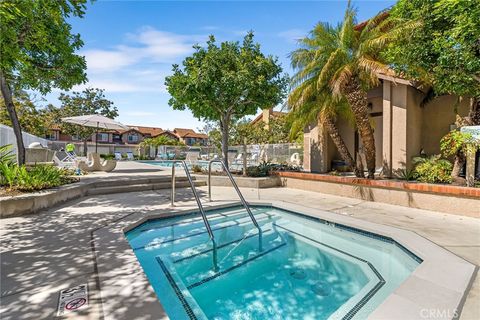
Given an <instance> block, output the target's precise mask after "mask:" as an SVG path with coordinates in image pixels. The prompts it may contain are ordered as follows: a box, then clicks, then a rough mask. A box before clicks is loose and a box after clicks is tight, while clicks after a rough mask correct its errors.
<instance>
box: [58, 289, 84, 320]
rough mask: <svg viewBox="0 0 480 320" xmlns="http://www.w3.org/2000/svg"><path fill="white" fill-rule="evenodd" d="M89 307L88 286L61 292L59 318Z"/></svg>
mask: <svg viewBox="0 0 480 320" xmlns="http://www.w3.org/2000/svg"><path fill="white" fill-rule="evenodd" d="M86 307H88V287H87V285H86V284H81V285H79V286H76V287H73V288H69V289H65V290H62V291H60V298H59V300H58V310H57V316H62V315H64V314H66V313H69V312H72V311H76V310H80V309H84V308H86Z"/></svg>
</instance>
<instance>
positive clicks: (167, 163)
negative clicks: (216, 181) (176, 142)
mask: <svg viewBox="0 0 480 320" xmlns="http://www.w3.org/2000/svg"><path fill="white" fill-rule="evenodd" d="M138 162H140V163H145V164H150V165H153V166H158V167H165V168H171V167H172V166H173V162H172V161H171V160H139V161H138ZM195 165H198V166H200V167H201V168H203V169H208V161H207V160H197V161H195ZM215 165H218V164H216V163H214V164H213V166H215ZM181 166H182V164H181V163H179V162H176V163H175V167H181ZM187 166H188V168H189V169H191V167H192V165H191V164H190V163H187Z"/></svg>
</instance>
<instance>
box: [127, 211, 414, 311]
mask: <svg viewBox="0 0 480 320" xmlns="http://www.w3.org/2000/svg"><path fill="white" fill-rule="evenodd" d="M250 207H251V208H272V209H277V210H280V211H284V212H286V213H289V214H292V215H295V216H299V217H301V218H304V219H307V220H312V221H315V222H319V223H322V224H325V225H328V226H331V227H333V228H339V229H342V230H345V231H349V232H352V233H356V234H359V235H363V236H365V237H369V238H372V239H376V240H379V241H382V242H386V243H390V244H393V245H395V246H396V247H398V248H399V249H401V250H402V251H403V252H404V253H406V254H407V255H408V256H410V257H411V258H412V259H413V260H415V261H416V262H418V263H419V264H420V263H422V262H423V259H421V258H420V257H418V256H417V255H416V254H414V253H413V252H411V251H410V250H409V249H407V248H406V247H404V246H403V245H402V244H400V243H398V242H397V241H395V240H394V239H392V238H391V237H388V236H384V235H380V234H377V233H374V232H370V231H366V230H362V229H359V228H355V227H351V226H348V225H345V224H341V223H336V222H331V221H328V220H325V219H322V218H319V217H314V216H310V215H307V214H304V213H301V212H296V211H293V210H290V209H285V208H282V207H277V206H275V205H270V204H258V205H255V204H253V205H250ZM235 208H241V206H239V205H235V206H232V207H222V208H212V209H211V210H207V212H208V211H211V212H212V213H213V212H215V211H217V210H218V211H219V210H226V209H227V210H228V209H230V210H235ZM195 214H196V213H195V212H193V213H188V214H185V215H181V216H178V218H182V217H187V216H190V215H195ZM265 214H266V215H267V216H268V217H271V216H272V215H270V214H268V213H265ZM220 215H222V214H220ZM224 216H225V217H226V216H227V215H224ZM207 217H208V216H207ZM169 218H172V217H168V218H167V217H166V218H161V217H157V218H154V219H148V220H147V221H145V222H143V223H142V224H145V223H147V222H148V221H150V220H163V219H169ZM175 218H177V217H175ZM142 224H140V225H139V226H138V227H140V226H141V225H142ZM176 224H178V223H176ZM273 224H274V225H275V226H277V227H280V228H282V229H285V230H287V231H289V232H292V233H294V234H297V235H299V236H301V237H304V238H306V239H309V240H311V241H313V242H316V243H319V244H321V245H324V246H326V247H329V248H331V249H333V250H336V251H338V252H341V253H343V254H346V255H348V256H350V257H353V258H355V259H358V260H360V261H362V262H364V263H366V264H367V265H368V266H369V267H370V268H371V269H372V271H373V272H374V273H375V275H376V276H377V278H378V279H379V282H378V283H377V284H376V285H375V286H374V287H373V288H372V289H371V290H370V291H369V292H368V293H367V294H366V295H365V296H364V297H363V298H362V299H361V300H360V301H359V302H357V304H356V305H355V306H354V307H353V308H352V309H350V310H349V311H348V312H347V314H345V316H344V317H343V318H342V320H350V319H352V318H353V317H354V316H355V314H356V313H357V312H358V311H359V310H360V309H361V308H362V307H363V306H364V305H365V304H366V303H367V302H368V301H369V300H370V299H371V298H372V297H373V296H374V295H375V294H376V293H377V292H378V291H379V290H380V289H381V288H382V287H383V285H384V284H385V283H386V282H385V279H384V278H383V277H382V275H381V274H380V273H379V272H378V271H377V270H376V269H375V267H374V266H373V265H372V264H371V263H370V262H368V261H366V260H364V259H362V258H359V257H356V256H354V255H351V254H349V253H347V252H344V251H342V250H339V249H336V248H334V247H331V246H329V245H327V244H324V243H321V242H318V241H316V240H314V239H311V238H309V237H306V236H304V235H301V234H299V233H296V232H294V231H291V230H289V229H286V228H284V227H282V226H279V225H277V224H275V223H273ZM173 225H175V224H173ZM236 225H239V224H236ZM167 226H168V225H167ZM167 226H162V227H160V228H164V227H167ZM227 227H231V226H226V227H221V228H218V229H217V230H220V229H224V228H227ZM132 230H133V229H132ZM129 231H131V230H129ZM125 233H127V232H125ZM202 233H205V232H202ZM199 234H201V233H199ZM195 235H197V234H195ZM195 235H194V236H195ZM189 236H192V235H189ZM181 238H182V237H181ZM181 238H178V239H181ZM175 240H177V239H172V240H169V241H165V242H170V241H175ZM284 245H286V243H282V244H281V245H279V246H277V247H274V248H271V249H269V250H267V251H266V252H265V253H264V254H267V253H269V252H271V251H273V250H276V249H278V248H279V247H282V246H284ZM140 248H143V247H139V248H137V249H140ZM132 249H133V248H132ZM133 250H136V249H133ZM210 251H211V249H210ZM207 252H208V250H207ZM264 254H261V255H257V256H255V257H252V258H251V259H247V260H245V261H243V262H242V263H240V264H238V265H236V266H233V267H231V268H229V269H226V270H224V271H222V272H220V273H218V274H216V275H213V276H211V277H208V278H206V279H204V280H202V281H199V282H197V283H194V284H192V285H190V286H188V287H187V289H189V290H190V289H191V288H194V287H197V286H199V285H201V284H203V283H205V282H208V281H210V280H213V279H215V278H217V277H219V276H220V275H223V274H225V273H227V272H229V271H232V270H233V269H236V268H237V267H240V266H242V265H244V264H246V263H248V262H250V261H252V260H254V259H256V258H258V257H260V256H263V255H264ZM196 255H198V254H196ZM156 258H157V261H158V262H159V263H160V265H161V268H162V271H163V272H164V273H165V276H166V277H167V279H168V281H169V282H170V284H171V285H172V287H174V291H175V293H176V294H177V297H178V298H179V299H180V301H181V303H182V305H183V306H184V308H186V309H185V311H186V312H187V314H188V315H189V316H191V315H192V316H193V317H195V318H190V319H197V318H196V316H195V315H194V314H193V310H192V309H191V307H190V305H188V302H187V301H186V299H185V297H184V296H183V293H182V292H181V290H180V289H179V288H178V286H177V285H176V283H175V281H174V280H173V277H172V276H171V274H170V272H169V271H168V269H167V268H166V266H165V265H164V264H163V261H162V260H161V259H160V258H159V257H156ZM187 258H189V257H187ZM184 259H186V258H182V259H181V260H184ZM175 262H176V261H175ZM164 268H165V269H164ZM167 273H168V275H167ZM175 287H176V288H177V290H178V291H177V290H175ZM189 310H190V311H189ZM190 312H191V314H190Z"/></svg>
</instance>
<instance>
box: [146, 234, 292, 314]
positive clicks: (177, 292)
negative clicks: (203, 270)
mask: <svg viewBox="0 0 480 320" xmlns="http://www.w3.org/2000/svg"><path fill="white" fill-rule="evenodd" d="M285 245H286V243H285V242H284V243H281V244H279V245H278V246H275V247H273V248H270V249H269V250H266V251H263V252H262V253H260V254H258V255H256V256H254V257H251V258H249V259H247V260H245V261H242V262H241V263H239V264H237V265H235V266H232V267H230V268H228V269H225V270H223V271H222V272H218V273H216V274H214V275H213V276H210V277H207V278H205V279H203V280H201V281H199V282H196V283H194V284H191V285H189V286H188V287H187V289H188V290H190V289H192V288H195V287H198V286H200V285H202V284H204V283H206V282H208V281H211V280H213V279H215V278H218V277H220V276H222V275H224V274H226V273H228V272H230V271H232V270H234V269H236V268H239V267H241V266H243V265H245V264H247V263H249V262H251V261H253V260H255V259H257V258H260V257H262V256H264V255H266V254H268V253H270V252H272V251H274V250H277V249H279V248H281V247H283V246H285ZM155 258H156V260H157V262H158V264H159V265H160V268H161V269H162V271H163V273H164V274H165V277H166V278H167V280H168V282H169V283H170V285H171V286H172V288H173V291H174V292H175V295H176V296H177V298H178V299H179V300H180V303H181V304H182V306H183V308H184V309H185V312H186V313H187V315H188V317H189V319H190V320H197V316H196V315H195V313H194V312H193V309H192V307H191V306H190V305H189V304H188V301H187V299H186V298H185V296H184V295H183V292H182V290H180V288H179V287H178V285H177V283H176V282H175V280H174V279H173V276H172V274H171V273H170V271H169V270H168V268H167V267H166V266H165V263H164V262H163V261H162V259H161V258H160V257H159V256H157V257H155Z"/></svg>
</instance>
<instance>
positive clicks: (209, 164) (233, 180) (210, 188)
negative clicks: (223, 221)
mask: <svg viewBox="0 0 480 320" xmlns="http://www.w3.org/2000/svg"><path fill="white" fill-rule="evenodd" d="M215 162H218V163H220V164H221V165H222V167H223V170H224V171H225V173H226V174H227V176H228V178H229V179H230V182H231V183H232V185H233V188H234V189H235V191H237V194H238V196H239V198H240V201H241V202H242V205H243V206H244V207H245V209H246V210H247V213H248V215H249V216H250V219H252V222H253V224H254V225H255V227H256V228H257V229H258V233H259V235H260V236H261V235H262V229H261V228H260V226H259V225H258V223H257V220H256V219H255V217H254V216H253V213H252V210H250V207H249V206H248V203H247V201H245V198H244V197H243V194H242V193H241V192H240V189H239V188H238V185H237V183H236V182H235V179H233V176H232V174H231V173H230V171H229V170H228V169H227V166H226V165H225V162H223V161H222V160H210V161H209V162H208V201H212V183H211V177H212V163H215Z"/></svg>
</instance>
